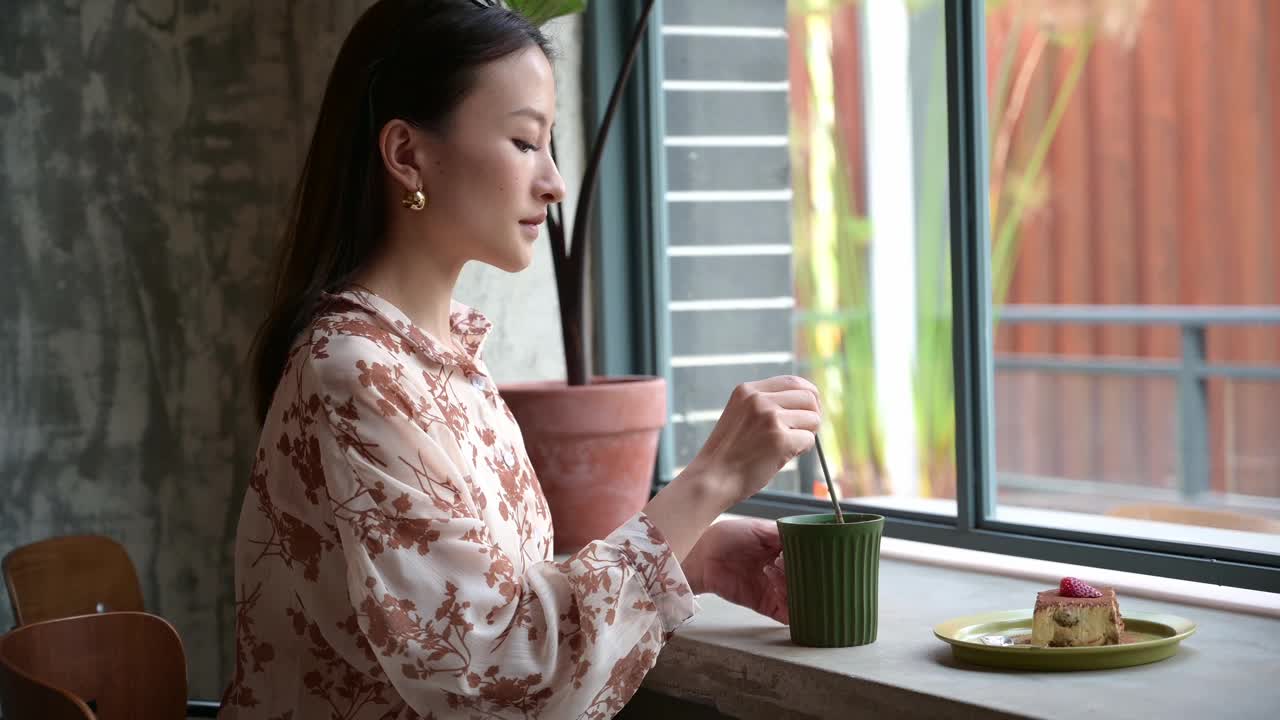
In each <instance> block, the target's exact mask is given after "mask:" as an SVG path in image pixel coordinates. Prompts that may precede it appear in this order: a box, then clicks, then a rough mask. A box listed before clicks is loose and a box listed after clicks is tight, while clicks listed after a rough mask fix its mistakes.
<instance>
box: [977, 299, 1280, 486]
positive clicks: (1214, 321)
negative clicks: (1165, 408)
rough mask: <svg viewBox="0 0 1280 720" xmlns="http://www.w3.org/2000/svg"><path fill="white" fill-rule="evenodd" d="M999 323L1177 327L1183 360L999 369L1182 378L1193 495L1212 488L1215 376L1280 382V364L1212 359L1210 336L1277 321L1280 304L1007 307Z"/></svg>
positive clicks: (1024, 358)
mask: <svg viewBox="0 0 1280 720" xmlns="http://www.w3.org/2000/svg"><path fill="white" fill-rule="evenodd" d="M995 315H996V321H997V323H1001V324H1011V325H1015V324H1016V325H1031V324H1048V325H1138V326H1143V327H1151V326H1164V327H1176V328H1178V331H1179V334H1180V337H1181V343H1180V352H1179V356H1178V358H1177V359H1176V360H1165V359H1144V358H1126V359H1116V358H1078V359H1077V358H1072V359H1064V358H1056V357H1053V358H1049V357H1036V356H1028V355H999V356H996V357H995V358H994V362H995V369H996V370H1015V371H1040V372H1051V373H1061V374H1086V375H1133V376H1148V377H1149V376H1155V377H1166V378H1172V379H1174V380H1175V381H1176V382H1177V419H1178V486H1179V489H1180V491H1181V493H1182V495H1183V497H1185V498H1187V499H1192V498H1195V497H1198V496H1200V495H1201V494H1202V493H1204V492H1206V491H1208V490H1209V487H1210V485H1209V477H1210V469H1209V463H1210V451H1209V441H1210V436H1209V433H1210V430H1209V393H1208V385H1209V380H1210V379H1212V378H1223V379H1229V380H1262V381H1268V380H1269V381H1280V366H1269V365H1263V366H1259V365H1230V364H1220V363H1213V364H1211V363H1209V362H1208V355H1207V352H1206V343H1205V335H1206V330H1207V329H1208V328H1210V327H1221V326H1275V327H1277V328H1280V307H1254V306H1239V307H1233V306H1213V307H1207V306H1153V305H1005V306H1002V307H999V308H996V309H995Z"/></svg>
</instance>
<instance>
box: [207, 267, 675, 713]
mask: <svg viewBox="0 0 1280 720" xmlns="http://www.w3.org/2000/svg"><path fill="white" fill-rule="evenodd" d="M452 310H453V312H452V316H451V323H450V324H451V332H452V333H453V336H454V337H453V339H454V340H455V341H456V343H457V348H459V349H465V352H462V351H460V350H459V349H455V348H451V347H449V346H446V345H445V344H443V343H440V342H438V341H437V340H436V339H434V338H432V337H430V336H429V335H427V334H426V333H425V332H424V331H422V330H420V329H419V328H417V327H415V326H414V325H413V323H411V322H410V321H409V319H408V318H407V317H406V316H405V315H404V314H403V313H402V312H401V311H400V310H398V309H397V308H396V307H395V306H393V305H392V304H390V303H389V302H387V301H386V300H384V299H382V298H379V297H378V296H376V295H374V294H372V293H370V292H367V291H364V290H347V291H345V292H342V293H340V294H336V295H327V296H326V297H325V299H324V303H323V306H322V308H321V310H320V311H319V312H318V313H317V314H316V317H315V319H314V320H313V321H312V323H311V325H310V327H309V329H308V330H307V331H306V332H304V333H303V337H302V339H301V340H300V341H299V342H298V344H297V345H296V346H295V347H294V349H293V351H292V352H291V354H290V356H289V359H288V364H287V366H286V367H285V371H284V375H283V379H282V380H281V382H280V385H279V387H278V388H277V390H276V393H275V397H274V400H273V404H272V407H271V410H270V412H269V414H268V417H267V419H266V423H265V425H264V427H263V431H262V438H261V441H260V446H259V447H258V450H257V455H256V457H255V460H254V463H253V469H252V473H251V477H250V482H249V490H248V493H247V494H246V496H245V500H244V506H243V508H242V510H241V515H240V524H239V528H238V530H237V534H236V549H235V568H236V570H235V583H236V665H235V671H234V676H233V678H232V681H231V683H230V685H229V686H228V688H227V690H226V693H225V695H224V697H223V708H222V711H221V715H220V716H219V717H221V718H224V720H239V719H247V718H255V719H256V718H261V719H263V720H267V719H268V718H270V719H272V720H275V719H286V718H288V719H291V720H313V719H317V720H318V719H320V718H342V719H344V720H364V719H374V718H377V719H379V720H383V719H390V718H397V719H400V718H441V719H443V718H485V719H486V720H491V719H496V718H538V717H542V718H557V719H558V718H587V719H604V718H610V717H612V716H613V715H614V714H615V713H617V712H618V711H619V710H620V709H621V708H622V706H623V705H624V704H625V703H626V702H627V700H628V699H629V698H630V697H631V695H632V694H633V693H634V692H635V690H636V688H637V687H638V686H639V684H640V681H641V679H642V678H643V677H644V675H645V673H646V672H648V670H649V669H650V668H651V667H653V664H654V662H655V661H656V660H657V656H658V651H659V650H660V649H661V647H662V645H663V644H664V643H665V642H666V641H667V640H668V639H669V638H670V635H671V633H672V632H673V631H674V630H675V628H676V627H677V626H679V625H680V624H681V623H683V622H684V621H685V620H687V619H688V618H689V617H690V616H692V614H693V612H694V609H695V603H694V599H693V595H692V593H691V592H690V588H689V585H688V583H687V581H686V578H685V576H684V574H683V571H682V570H681V568H680V564H679V562H677V560H676V559H675V557H674V556H673V555H672V553H671V549H670V547H669V546H668V545H667V543H666V540H665V539H664V538H663V537H662V535H661V534H660V533H659V531H658V530H657V529H656V528H655V527H654V525H653V524H652V523H651V522H650V521H649V519H648V518H647V517H645V515H644V514H643V513H640V514H637V515H636V516H635V517H633V518H632V519H631V520H630V521H629V522H627V523H626V524H624V525H623V526H622V527H620V528H618V530H617V531H615V532H614V533H613V534H612V535H610V536H609V537H608V538H606V539H604V540H602V541H597V542H594V543H592V544H590V545H588V546H587V547H585V548H583V549H582V550H581V551H579V552H578V553H576V554H575V555H573V556H572V557H570V558H568V559H567V560H564V561H563V562H556V561H555V560H554V559H553V558H552V527H551V516H550V513H549V512H548V510H547V506H546V501H545V500H544V498H543V495H542V491H541V489H540V488H539V486H538V482H537V480H536V478H535V477H534V474H533V470H532V468H531V467H530V465H529V460H528V458H527V456H526V454H525V451H524V444H523V441H522V439H521V436H520V430H519V427H518V426H517V425H516V423H515V420H514V419H513V418H512V416H511V413H510V411H509V410H508V409H507V407H506V404H505V403H503V401H502V399H501V398H500V397H499V395H498V392H497V388H496V387H495V385H494V383H493V380H492V379H491V378H490V377H489V373H488V371H487V370H486V368H485V365H484V362H483V360H482V359H481V349H482V346H483V343H484V339H485V337H486V335H487V334H488V332H489V327H490V326H489V323H488V321H487V320H485V319H484V317H483V316H481V315H480V314H479V313H478V312H476V311H474V310H471V309H470V308H467V307H465V306H463V305H461V304H459V303H454V305H453V308H452ZM607 481H608V480H607V479H606V478H602V479H601V482H607Z"/></svg>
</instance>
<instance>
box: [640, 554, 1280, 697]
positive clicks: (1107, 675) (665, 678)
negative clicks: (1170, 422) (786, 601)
mask: <svg viewBox="0 0 1280 720" xmlns="http://www.w3.org/2000/svg"><path fill="white" fill-rule="evenodd" d="M903 542H904V541H900V540H893V539H891V538H886V539H885V547H884V550H883V552H882V560H881V569H880V621H879V623H880V625H879V637H878V639H877V641H876V642H875V643H874V644H871V645H867V646H863V647H855V648H839V649H814V648H804V647H799V646H796V645H793V644H792V643H791V641H790V639H789V636H788V632H787V629H786V628H785V627H783V626H782V625H780V624H778V623H776V622H773V621H772V620H769V619H767V618H764V617H762V616H759V615H756V614H755V613H753V612H751V611H749V610H745V609H743V608H740V607H737V606H734V605H731V604H729V603H727V602H724V601H723V600H721V599H720V598H717V597H714V596H702V597H700V598H699V603H700V605H701V610H700V612H699V613H698V615H696V616H695V617H694V618H693V619H692V620H690V622H689V623H687V624H686V625H685V626H684V627H682V628H681V629H680V630H679V631H678V632H677V633H676V635H675V637H674V638H673V639H672V641H671V642H670V643H669V644H668V645H667V647H666V648H664V650H663V652H662V655H661V657H660V658H659V660H658V664H657V666H656V667H655V668H654V669H653V670H652V671H651V672H650V673H649V675H648V676H647V677H646V679H645V682H644V686H645V687H646V688H648V689H649V690H651V691H653V692H657V693H661V694H663V695H667V696H671V697H675V698H680V699H684V700H690V701H693V702H697V703H700V704H702V705H706V706H714V707H715V708H717V709H718V710H719V711H720V712H721V713H724V714H725V715H728V716H731V717H738V718H745V719H751V718H767V719H768V720H787V719H790V718H837V717H838V718H850V717H885V718H898V717H902V718H923V717H948V718H962V717H981V718H1001V717H1031V718H1064V719H1065V718H1079V717H1091V718H1100V719H1101V718H1134V717H1162V718H1174V717H1193V718H1209V717H1213V718H1220V717H1239V718H1254V717H1256V718H1271V717H1275V712H1276V708H1280V684H1278V683H1276V681H1275V679H1276V678H1280V619H1276V618H1275V617H1274V613H1273V612H1271V611H1269V608H1268V606H1270V608H1271V609H1274V608H1277V607H1280V596H1275V595H1271V594H1269V593H1253V596H1248V595H1246V596H1244V598H1243V601H1242V600H1241V597H1232V598H1229V599H1228V601H1227V602H1225V603H1217V604H1219V605H1220V607H1218V608H1209V607H1205V606H1204V605H1205V604H1206V602H1205V601H1206V600H1210V599H1212V598H1206V597H1198V596H1196V594H1195V593H1188V592H1186V591H1185V589H1183V590H1179V591H1178V592H1179V593H1181V595H1176V596H1179V597H1184V598H1187V599H1190V600H1192V601H1196V602H1197V604H1196V605H1191V604H1187V603H1185V602H1174V601H1171V600H1169V599H1153V598H1152V597H1143V596H1142V595H1158V594H1160V593H1159V592H1153V591H1152V589H1153V588H1156V589H1158V588H1159V587H1161V585H1162V584H1166V585H1169V586H1173V587H1177V583H1175V582H1173V581H1164V580H1159V579H1148V580H1149V583H1148V585H1149V586H1148V587H1147V588H1146V590H1147V592H1142V593H1141V594H1139V592H1141V587H1140V586H1141V583H1139V584H1138V585H1139V588H1138V590H1139V592H1135V593H1126V592H1125V590H1124V589H1123V588H1124V587H1125V584H1124V583H1117V586H1118V587H1120V588H1121V590H1120V593H1121V600H1120V608H1121V611H1122V612H1123V611H1125V610H1129V611H1145V612H1163V613H1170V614H1174V615H1180V616H1182V617H1186V618H1188V619H1190V620H1192V621H1194V622H1195V623H1197V624H1198V626H1199V627H1198V629H1197V631H1196V633H1195V634H1194V635H1192V636H1191V637H1190V638H1188V639H1187V640H1185V641H1183V643H1182V645H1181V648H1180V649H1179V651H1178V653H1177V654H1176V655H1175V656H1174V657H1172V658H1169V659H1168V660H1164V661H1162V662H1158V663H1154V664H1151V665H1144V666H1138V667H1133V668H1124V669H1119V670H1106V671H1094V672H1069V673H1041V672H1009V671H998V670H990V669H986V668H980V667H973V666H967V665H963V664H960V663H957V662H956V661H955V660H954V659H953V658H952V656H951V650H950V647H949V646H948V645H946V644H945V643H943V642H941V641H939V640H938V639H937V638H935V637H934V636H933V632H932V628H933V626H934V625H936V624H937V623H940V622H942V621H944V620H948V619H950V618H954V617H961V616H965V615H972V614H977V613H982V612H988V611H994V610H1009V609H1016V608H1027V609H1028V612H1030V607H1031V605H1032V603H1033V600H1034V596H1035V593H1036V592H1037V591H1038V590H1042V589H1044V588H1046V587H1049V586H1050V585H1049V584H1046V582H1045V581H1044V580H1039V579H1026V578H1019V577H1008V576H1007V574H1008V573H993V572H986V571H977V570H975V569H973V568H974V567H980V563H981V560H977V561H970V562H971V563H972V562H978V563H979V565H972V564H971V565H970V566H969V567H968V568H958V567H941V566H939V565H938V564H936V563H938V562H942V560H939V559H938V557H937V550H938V548H936V547H934V546H927V547H929V548H930V549H931V550H930V553H923V552H921V551H920V549H919V548H912V547H910V546H912V545H920V544H919V543H909V544H907V545H903V544H902V543H903ZM912 553H916V554H917V555H920V556H923V557H929V558H930V559H931V561H932V562H934V563H935V564H926V563H923V562H918V561H914V560H905V559H895V558H902V557H908V556H910V555H911V554H912ZM978 555H989V554H987V553H979V554H978ZM996 557H1000V556H996ZM944 559H945V558H944ZM952 560H953V561H954V558H952ZM1005 560H1012V559H1010V558H1005ZM1028 562H1031V561H1028ZM1064 567H1066V566H1060V565H1056V564H1050V563H1041V564H1040V568H1041V569H1040V570H1038V571H1026V570H1025V569H1024V570H1023V572H1030V574H1032V575H1037V574H1046V575H1048V574H1052V573H1056V572H1058V571H1060V570H1061V569H1062V568H1064ZM1011 572H1018V570H1017V569H1016V568H1015V569H1014V570H1013V571H1011ZM1080 574H1082V575H1084V576H1085V577H1087V578H1090V579H1097V580H1098V581H1099V582H1103V581H1105V582H1112V581H1113V580H1114V579H1115V578H1113V577H1109V576H1105V574H1103V577H1099V575H1100V573H1099V571H1089V572H1088V573H1083V572H1082V573H1080ZM1121 575H1131V574H1128V573H1125V574H1121ZM1136 577H1142V576H1136ZM1120 579H1121V580H1124V579H1125V578H1120ZM1189 585H1196V584H1195V583H1190V584H1189ZM1218 590H1219V591H1224V590H1225V589H1222V588H1218ZM1243 592H1245V593H1249V591H1243ZM1226 594H1228V595H1230V593H1226ZM1255 596H1256V597H1255ZM1236 603H1242V604H1241V605H1239V606H1236V605H1235V604H1236ZM1232 608H1234V609H1235V611H1233V609H1232ZM1242 611H1243V612H1242ZM1269 614H1270V615H1273V616H1272V617H1267V616H1266V615H1269Z"/></svg>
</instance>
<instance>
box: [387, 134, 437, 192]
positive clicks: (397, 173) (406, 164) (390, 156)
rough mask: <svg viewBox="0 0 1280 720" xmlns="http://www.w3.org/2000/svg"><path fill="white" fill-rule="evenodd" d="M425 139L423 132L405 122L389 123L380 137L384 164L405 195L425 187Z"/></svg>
mask: <svg viewBox="0 0 1280 720" xmlns="http://www.w3.org/2000/svg"><path fill="white" fill-rule="evenodd" d="M425 140H426V138H425V137H424V134H423V132H422V131H421V130H419V129H417V128H415V127H413V126H412V125H410V124H409V123H407V122H405V121H404V120H400V119H398V118H397V119H394V120H389V121H387V124H386V125H383V126H382V132H380V133H379V134H378V150H379V151H380V152H381V153H382V165H383V167H385V168H386V170H387V172H388V173H390V175H391V177H392V179H393V180H394V181H395V182H396V183H398V184H399V185H400V186H401V188H402V189H403V190H404V192H413V191H414V190H417V189H419V188H422V187H425V185H426V173H425V172H424V171H423V166H424V165H425V164H426V143H425Z"/></svg>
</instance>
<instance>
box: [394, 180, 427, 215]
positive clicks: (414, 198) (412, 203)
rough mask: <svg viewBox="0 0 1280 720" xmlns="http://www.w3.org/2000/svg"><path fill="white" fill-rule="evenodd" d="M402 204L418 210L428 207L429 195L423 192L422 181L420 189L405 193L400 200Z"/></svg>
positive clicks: (419, 185)
mask: <svg viewBox="0 0 1280 720" xmlns="http://www.w3.org/2000/svg"><path fill="white" fill-rule="evenodd" d="M400 204H401V205H404V206H405V207H407V208H409V209H410V210H413V211H414V212H417V211H419V210H422V209H424V208H426V207H427V196H426V195H425V194H423V192H422V183H418V189H417V190H414V191H413V192H411V193H405V194H404V199H403V200H401V201H400Z"/></svg>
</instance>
